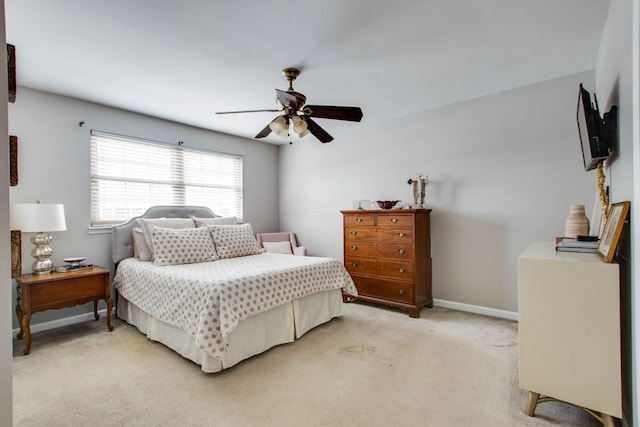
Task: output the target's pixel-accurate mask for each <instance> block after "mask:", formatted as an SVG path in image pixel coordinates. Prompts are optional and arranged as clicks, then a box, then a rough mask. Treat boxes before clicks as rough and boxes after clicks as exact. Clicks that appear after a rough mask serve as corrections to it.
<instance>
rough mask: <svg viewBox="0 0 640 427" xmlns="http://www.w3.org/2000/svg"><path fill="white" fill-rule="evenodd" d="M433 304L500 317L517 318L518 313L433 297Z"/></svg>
mask: <svg viewBox="0 0 640 427" xmlns="http://www.w3.org/2000/svg"><path fill="white" fill-rule="evenodd" d="M433 305H434V306H436V307H443V308H450V309H452V310H460V311H467V312H469V313H476V314H484V315H485V316H491V317H500V318H502V319H509V320H515V321H517V320H518V313H516V312H513V311H505V310H498V309H495V308H489V307H482V306H479V305H471V304H464V303H461V302H454V301H447V300H443V299H434V300H433Z"/></svg>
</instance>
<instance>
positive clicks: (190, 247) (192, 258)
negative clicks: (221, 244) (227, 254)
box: [149, 225, 218, 265]
mask: <svg viewBox="0 0 640 427" xmlns="http://www.w3.org/2000/svg"><path fill="white" fill-rule="evenodd" d="M149 234H151V240H152V241H153V251H154V258H153V263H154V264H157V265H170V264H193V263H196V262H206V261H215V260H216V259H218V256H217V255H216V248H215V246H213V240H212V239H211V234H210V233H209V230H207V229H206V228H186V229H171V228H161V227H156V226H155V225H149Z"/></svg>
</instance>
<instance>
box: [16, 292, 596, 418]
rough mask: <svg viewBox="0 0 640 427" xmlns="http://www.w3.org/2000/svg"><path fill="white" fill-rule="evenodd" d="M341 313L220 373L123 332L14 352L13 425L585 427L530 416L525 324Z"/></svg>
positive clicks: (443, 314) (450, 313)
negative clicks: (521, 365) (523, 377)
mask: <svg viewBox="0 0 640 427" xmlns="http://www.w3.org/2000/svg"><path fill="white" fill-rule="evenodd" d="M421 314H422V316H421V318H420V319H411V318H409V317H408V316H407V315H406V314H403V313H401V312H399V311H395V310H392V309H386V308H381V307H378V306H369V305H364V304H356V303H352V304H347V305H346V306H345V314H344V316H343V317H341V318H339V319H334V320H332V321H331V322H329V323H327V324H325V325H323V326H321V327H319V328H316V329H314V330H312V331H311V332H309V333H307V334H306V335H305V336H304V337H302V338H301V339H300V340H298V341H296V342H295V343H292V344H287V345H282V346H279V347H276V348H273V349H271V350H269V351H267V352H266V353H264V354H262V355H259V356H256V357H253V358H251V359H249V360H246V361H244V362H242V363H241V364H239V365H237V366H235V367H234V368H232V369H229V370H227V371H223V372H221V373H217V374H205V373H203V372H201V371H200V368H199V367H198V366H196V365H195V364H193V363H191V362H189V361H187V360H185V359H183V358H182V357H180V356H178V355H177V354H176V353H174V352H172V351H171V350H169V349H167V348H166V347H164V346H162V345H160V344H157V343H153V342H151V341H149V340H147V339H146V338H145V337H144V336H143V335H142V334H140V333H139V332H138V331H137V329H135V328H133V327H132V326H129V325H127V324H125V323H123V322H121V321H119V320H115V321H114V326H115V330H114V331H113V332H111V333H108V332H107V331H106V326H105V323H104V321H103V320H100V321H99V322H86V323H82V324H78V325H73V326H69V327H65V328H60V329H57V330H51V331H46V332H41V333H38V334H35V335H34V336H33V344H32V353H31V355H29V356H22V355H21V351H22V345H23V344H22V342H21V341H15V340H14V355H15V357H14V359H13V361H14V364H13V370H14V380H13V391H14V424H15V425H16V426H165V425H166V426H560V425H562V426H587V425H598V424H597V423H596V422H595V420H594V419H593V418H592V417H590V416H589V415H587V414H586V413H584V412H582V411H580V410H578V409H575V408H573V407H572V406H570V405H566V404H561V403H557V402H551V403H543V404H540V405H539V406H538V409H537V410H536V416H535V417H533V418H532V417H527V416H526V415H525V414H524V412H523V411H524V408H525V406H526V400H527V394H526V392H524V391H522V390H520V389H519V388H518V365H517V353H518V351H517V323H515V322H512V321H508V320H501V319H494V318H489V317H484V316H479V315H474V314H469V313H463V312H458V311H454V310H447V309H442V308H435V309H424V310H422V313H421Z"/></svg>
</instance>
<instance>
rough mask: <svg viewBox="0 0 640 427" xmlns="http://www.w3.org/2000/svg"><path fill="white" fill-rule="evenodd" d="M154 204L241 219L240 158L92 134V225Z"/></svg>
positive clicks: (120, 219) (113, 221)
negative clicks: (191, 207)
mask: <svg viewBox="0 0 640 427" xmlns="http://www.w3.org/2000/svg"><path fill="white" fill-rule="evenodd" d="M154 205H198V206H207V207H209V208H210V209H211V210H212V211H213V212H215V213H216V214H217V215H221V216H235V217H238V218H242V157H240V156H235V155H231V154H222V153H213V152H207V151H196V150H191V149H187V148H183V147H182V146H173V145H169V144H163V143H156V142H150V141H145V140H141V139H136V138H131V137H125V136H120V135H114V134H109V133H104V132H99V131H95V130H92V131H91V223H92V225H94V226H102V225H110V224H118V223H122V222H125V221H127V220H128V219H130V218H132V217H134V216H138V215H141V214H142V213H144V211H146V210H147V209H148V208H149V207H151V206H154Z"/></svg>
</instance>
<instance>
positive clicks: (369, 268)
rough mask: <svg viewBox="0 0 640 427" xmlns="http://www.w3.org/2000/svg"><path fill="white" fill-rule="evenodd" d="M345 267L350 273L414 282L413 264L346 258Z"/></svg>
mask: <svg viewBox="0 0 640 427" xmlns="http://www.w3.org/2000/svg"><path fill="white" fill-rule="evenodd" d="M344 265H345V267H346V268H347V271H348V272H349V273H355V274H358V273H360V274H367V275H372V276H381V277H390V278H393V279H401V280H413V262H411V261H392V260H383V259H376V258H360V257H352V256H345V258H344Z"/></svg>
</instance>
